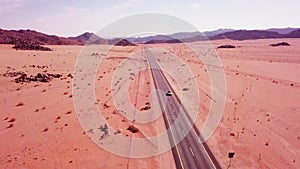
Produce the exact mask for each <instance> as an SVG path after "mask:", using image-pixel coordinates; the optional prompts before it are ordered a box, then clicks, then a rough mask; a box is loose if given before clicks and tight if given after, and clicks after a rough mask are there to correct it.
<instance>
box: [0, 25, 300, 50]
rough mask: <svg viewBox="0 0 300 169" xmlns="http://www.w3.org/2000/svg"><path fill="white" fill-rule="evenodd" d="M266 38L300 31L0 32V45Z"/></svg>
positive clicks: (298, 34)
mask: <svg viewBox="0 0 300 169" xmlns="http://www.w3.org/2000/svg"><path fill="white" fill-rule="evenodd" d="M268 38H300V29H297V28H272V29H268V30H233V29H218V30H215V31H207V32H204V33H201V32H178V33H173V34H169V35H154V36H146V37H137V38H136V37H131V38H126V39H121V38H115V39H104V38H101V37H99V36H97V35H96V34H94V33H91V32H85V33H83V34H82V35H79V36H76V37H68V38H65V37H59V36H56V35H47V34H44V33H41V32H37V31H34V30H29V29H27V30H3V29H0V44H16V43H17V42H30V43H32V44H36V45H84V44H112V45H120V46H134V45H135V43H147V44H153V43H181V42H195V41H205V40H216V39H233V40H249V39H268Z"/></svg>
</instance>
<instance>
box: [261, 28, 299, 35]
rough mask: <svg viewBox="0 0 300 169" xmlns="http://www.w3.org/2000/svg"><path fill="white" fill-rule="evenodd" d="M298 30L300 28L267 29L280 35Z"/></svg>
mask: <svg viewBox="0 0 300 169" xmlns="http://www.w3.org/2000/svg"><path fill="white" fill-rule="evenodd" d="M297 29H299V28H271V29H267V30H266V31H271V32H277V33H280V34H288V33H291V32H293V31H295V30H297Z"/></svg>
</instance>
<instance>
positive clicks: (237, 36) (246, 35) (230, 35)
mask: <svg viewBox="0 0 300 169" xmlns="http://www.w3.org/2000/svg"><path fill="white" fill-rule="evenodd" d="M270 38H284V35H282V34H280V33H277V32H270V31H261V30H238V31H234V32H227V33H223V34H220V35H216V36H214V37H211V38H210V39H211V40H215V39H232V40H250V39H270Z"/></svg>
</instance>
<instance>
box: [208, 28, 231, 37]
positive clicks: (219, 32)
mask: <svg viewBox="0 0 300 169" xmlns="http://www.w3.org/2000/svg"><path fill="white" fill-rule="evenodd" d="M233 31H236V30H234V29H218V30H214V31H206V32H203V33H204V34H205V35H206V36H207V37H213V36H216V35H220V34H223V33H227V32H233Z"/></svg>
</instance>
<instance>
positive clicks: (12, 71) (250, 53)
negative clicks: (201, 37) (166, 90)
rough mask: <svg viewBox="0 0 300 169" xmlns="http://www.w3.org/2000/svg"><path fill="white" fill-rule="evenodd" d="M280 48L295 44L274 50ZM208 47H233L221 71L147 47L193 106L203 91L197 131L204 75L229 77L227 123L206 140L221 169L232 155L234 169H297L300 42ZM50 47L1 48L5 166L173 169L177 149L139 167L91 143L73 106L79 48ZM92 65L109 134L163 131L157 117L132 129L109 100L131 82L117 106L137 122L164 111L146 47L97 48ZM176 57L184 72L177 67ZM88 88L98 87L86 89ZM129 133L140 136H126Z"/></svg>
mask: <svg viewBox="0 0 300 169" xmlns="http://www.w3.org/2000/svg"><path fill="white" fill-rule="evenodd" d="M282 41H285V42H288V43H289V44H290V45H291V46H278V47H272V46H270V44H274V43H278V42H282ZM212 43H213V45H214V46H215V47H216V48H217V47H218V46H220V45H224V44H231V45H235V46H236V48H232V49H216V52H217V53H218V55H219V57H220V58H221V62H222V64H223V67H214V65H204V64H203V62H201V60H200V61H199V59H198V60H197V59H196V58H195V56H194V55H193V53H191V51H190V50H188V49H187V48H186V47H185V46H184V45H183V44H155V45H147V46H148V47H150V48H152V49H153V50H154V52H153V54H154V55H155V57H156V58H157V59H159V60H158V63H159V64H160V66H161V68H162V69H163V70H165V72H166V76H167V78H168V79H169V81H170V82H171V84H173V86H174V89H175V91H176V93H177V94H178V95H180V96H181V95H183V96H185V98H187V99H190V100H193V98H194V95H193V94H195V93H194V92H193V91H194V90H197V89H198V91H199V98H200V100H199V102H198V103H196V104H194V103H193V104H189V106H190V107H189V106H188V107H187V108H188V109H189V108H193V107H194V106H199V113H198V114H197V118H196V121H195V124H196V126H197V127H198V128H199V129H200V130H201V128H202V127H203V122H204V121H205V119H206V118H207V116H208V112H209V110H210V106H211V102H212V101H213V99H214V98H212V97H211V88H210V84H211V82H210V79H209V76H208V73H207V69H209V70H210V71H219V70H220V69H222V70H224V72H225V75H226V89H227V90H226V96H224V97H226V104H225V108H224V112H223V115H222V118H221V122H220V123H219V125H218V127H217V129H216V131H215V132H214V133H213V134H212V136H211V137H210V138H209V139H208V140H207V143H208V145H209V147H210V149H211V151H212V152H213V153H214V155H215V157H216V158H217V160H218V161H219V163H220V165H221V166H222V167H223V168H227V166H228V164H229V159H228V153H229V152H235V156H234V158H233V159H232V160H231V166H230V168H300V163H299V161H300V159H299V157H300V146H299V145H300V144H299V142H300V128H299V127H300V126H299V121H300V116H299V112H300V105H299V100H300V76H299V74H300V55H299V54H300V40H299V39H268V40H246V41H233V40H216V41H213V42H212ZM189 45H191V46H193V47H194V48H195V49H197V50H199V51H202V54H203V55H207V56H208V57H209V54H210V53H209V52H211V51H205V50H204V49H205V46H203V42H194V43H190V44H189ZM48 47H50V48H51V49H53V51H16V50H14V49H12V45H0V93H1V94H0V107H1V110H0V121H1V122H0V138H1V139H0V166H1V167H3V168H45V167H46V168H174V167H175V164H174V160H173V157H172V152H171V151H166V152H164V153H162V154H160V155H157V156H153V157H150V158H142V159H139V158H137V159H133V158H127V157H121V156H118V155H114V154H112V153H110V152H107V151H106V150H104V149H102V148H101V147H99V146H98V145H97V144H95V143H94V142H93V141H91V139H90V138H89V136H88V133H86V132H85V131H84V130H83V128H82V127H81V125H80V122H79V120H78V118H77V113H76V111H75V109H74V105H73V98H74V97H80V96H81V94H80V93H73V92H72V89H73V88H76V87H78V86H76V83H73V79H74V78H73V77H74V76H75V75H76V72H75V73H74V70H75V66H76V59H77V58H78V56H79V55H80V52H81V50H82V49H83V46H48ZM154 48H156V49H154ZM108 49H109V52H108V53H106V52H105V51H107V50H108ZM86 57H89V58H103V60H102V63H101V64H100V65H99V67H98V69H97V73H96V79H95V97H96V101H97V102H96V103H95V104H96V105H97V106H98V108H99V110H100V111H101V113H102V116H103V117H105V119H106V121H107V124H109V125H110V126H111V127H113V128H114V129H115V130H116V131H117V133H110V134H121V135H123V136H125V137H128V138H147V137H149V136H155V135H157V134H159V133H162V132H164V131H165V126H164V122H163V119H162V117H161V116H160V114H158V115H157V118H155V120H153V121H151V122H149V123H144V124H143V123H136V122H135V121H131V120H128V119H126V118H124V117H123V116H122V112H120V110H116V107H115V106H114V100H113V94H116V92H118V91H119V90H120V89H121V88H122V87H123V88H124V87H125V86H126V85H125V84H126V83H127V82H129V88H128V89H126V91H128V93H129V96H128V95H124V97H123V98H121V99H120V100H118V104H121V105H122V104H123V105H126V104H131V105H132V107H135V108H136V109H137V110H138V111H136V112H134V113H133V116H132V117H131V118H132V119H135V118H136V117H139V115H141V114H143V113H147V112H149V111H151V110H157V109H158V108H157V106H158V105H157V104H156V103H157V102H156V100H155V97H154V96H153V93H151V92H152V90H153V89H154V85H153V81H152V76H151V74H150V71H149V69H148V63H147V60H146V58H145V53H144V48H143V46H130V47H117V46H114V47H113V46H110V45H101V46H100V47H99V46H98V47H95V51H93V52H90V53H87V54H86ZM179 58H180V60H181V61H182V62H185V64H182V63H181V61H180V62H179V61H178V60H179ZM181 67H182V68H181ZM183 67H188V69H189V70H190V71H191V72H192V74H193V75H195V76H193V77H190V78H191V79H193V80H195V81H196V82H197V84H198V85H197V86H196V89H195V88H193V87H195V86H193V85H192V84H191V83H188V82H186V81H185V80H182V79H180V77H184V75H186V71H187V70H186V68H183ZM88 68H89V67H87V69H88ZM139 70H140V71H139ZM118 71H119V72H118ZM116 72H117V73H116ZM22 73H26V74H27V76H30V75H32V76H36V75H37V74H38V73H42V74H47V73H49V74H61V75H62V76H61V77H60V78H52V79H51V80H50V81H49V82H45V83H44V82H40V81H36V82H35V81H31V82H29V83H27V82H24V83H16V82H15V81H14V79H15V78H17V77H19V76H20V75H21V74H22ZM88 76H90V75H89V74H87V75H86V76H85V77H82V80H84V79H85V78H88ZM112 77H113V79H112ZM176 77H177V78H176ZM178 77H179V78H178ZM181 80H182V81H181ZM182 84H184V85H182ZM89 85H92V84H89V83H87V84H86V86H89ZM74 94H75V95H74ZM88 99H89V98H87V100H88ZM155 112H156V111H155ZM150 116H151V115H150ZM150 116H149V118H153V117H152V116H151V117H150ZM131 125H134V126H135V127H136V128H137V129H138V131H137V132H132V131H130V130H127V129H128V128H129V127H130V126H131ZM104 140H105V138H104ZM105 144H108V143H105ZM125 144H127V147H125V148H128V150H129V151H130V149H131V146H134V145H131V144H130V142H128V143H124V145H125ZM142 146H143V145H142ZM142 146H141V149H142V148H143V147H142ZM123 148H124V147H123ZM129 153H130V152H129Z"/></svg>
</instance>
